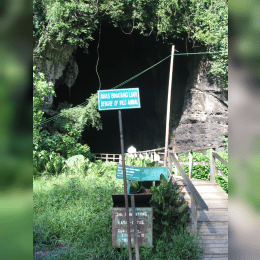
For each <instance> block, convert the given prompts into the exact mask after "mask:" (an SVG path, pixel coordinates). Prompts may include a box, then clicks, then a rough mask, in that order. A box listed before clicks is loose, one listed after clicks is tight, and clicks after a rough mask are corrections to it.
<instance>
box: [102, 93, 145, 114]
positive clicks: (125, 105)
mask: <svg viewBox="0 0 260 260" xmlns="http://www.w3.org/2000/svg"><path fill="white" fill-rule="evenodd" d="M97 93H98V110H99V111H102V110H119V109H129V108H141V105H140V96H139V88H128V89H110V90H98V92H97Z"/></svg>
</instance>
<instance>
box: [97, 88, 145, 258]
mask: <svg viewBox="0 0 260 260" xmlns="http://www.w3.org/2000/svg"><path fill="white" fill-rule="evenodd" d="M129 108H141V105H140V96H139V89H138V88H129V89H119V90H118V89H110V90H99V91H98V110H99V111H102V110H118V118H119V131H120V143H121V153H122V168H123V178H124V196H125V208H126V220H127V238H128V239H127V243H128V251H129V260H132V244H131V234H130V221H129V208H128V195H127V183H126V167H125V153H124V135H123V124H122V114H121V109H129ZM135 229H136V222H135ZM136 244H137V247H136V249H137V251H138V252H137V251H136V257H138V260H139V248H138V242H136ZM136 259H137V258H136Z"/></svg>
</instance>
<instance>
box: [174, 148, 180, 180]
mask: <svg viewBox="0 0 260 260" xmlns="http://www.w3.org/2000/svg"><path fill="white" fill-rule="evenodd" d="M174 155H175V157H176V158H177V160H178V159H179V158H178V155H177V154H176V153H175V154H174ZM175 175H176V176H178V169H177V166H176V165H175Z"/></svg>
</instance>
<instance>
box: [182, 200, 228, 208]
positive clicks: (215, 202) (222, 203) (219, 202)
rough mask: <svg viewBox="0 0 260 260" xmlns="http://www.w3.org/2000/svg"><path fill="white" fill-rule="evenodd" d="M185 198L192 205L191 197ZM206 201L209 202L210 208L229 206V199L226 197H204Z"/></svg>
mask: <svg viewBox="0 0 260 260" xmlns="http://www.w3.org/2000/svg"><path fill="white" fill-rule="evenodd" d="M185 200H186V201H187V202H188V203H189V206H191V198H186V199H185ZM204 201H205V203H206V204H207V206H208V208H209V210H211V209H212V210H213V209H214V210H215V209H227V208H228V200H226V199H221V200H219V199H204Z"/></svg>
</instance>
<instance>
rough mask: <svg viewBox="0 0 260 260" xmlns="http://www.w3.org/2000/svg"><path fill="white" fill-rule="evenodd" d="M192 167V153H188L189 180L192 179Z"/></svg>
mask: <svg viewBox="0 0 260 260" xmlns="http://www.w3.org/2000/svg"><path fill="white" fill-rule="evenodd" d="M192 166H193V154H192V151H190V152H189V178H190V179H191V178H192Z"/></svg>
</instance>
